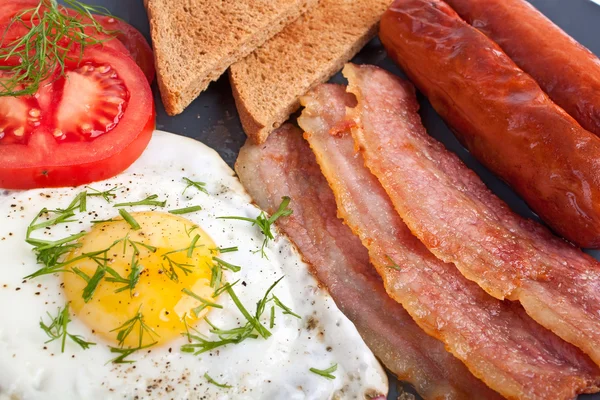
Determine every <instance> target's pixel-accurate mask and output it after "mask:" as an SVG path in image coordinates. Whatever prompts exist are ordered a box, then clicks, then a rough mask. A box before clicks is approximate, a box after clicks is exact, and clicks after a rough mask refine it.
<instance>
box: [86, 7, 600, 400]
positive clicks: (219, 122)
mask: <svg viewBox="0 0 600 400" xmlns="http://www.w3.org/2000/svg"><path fill="white" fill-rule="evenodd" d="M86 1H87V2H89V3H91V4H96V5H102V6H104V7H106V8H107V9H108V10H110V11H111V12H112V13H113V14H114V15H115V16H117V17H120V18H122V19H124V20H125V21H128V22H129V23H130V24H132V25H133V26H135V27H136V28H138V29H139V30H140V31H141V32H142V33H144V34H145V35H146V36H147V37H148V38H149V30H148V21H147V17H146V12H145V10H144V6H143V4H142V0H86ZM165 1H168V0H165ZM529 1H530V2H531V3H532V4H533V5H535V6H536V7H538V9H539V10H540V11H542V12H543V13H544V14H546V15H547V16H548V17H549V18H550V19H552V20H553V21H554V22H555V23H556V24H558V25H559V26H560V27H561V28H563V29H564V30H565V31H567V32H568V33H569V34H570V35H571V36H573V37H574V38H575V39H577V40H578V41H579V42H580V43H581V44H583V45H584V46H586V47H588V48H589V49H590V50H591V51H593V52H594V53H595V54H597V55H600V39H599V38H600V6H598V5H596V4H593V3H592V2H590V1H589V0H529ZM523 23H527V21H523ZM353 61H354V62H356V63H359V64H376V65H379V66H381V67H383V68H385V69H387V70H389V71H392V72H394V73H396V74H399V75H402V73H401V72H400V70H399V69H398V67H396V66H395V65H394V64H393V63H392V62H391V60H390V59H388V58H387V57H386V54H385V51H384V50H383V47H382V46H381V44H380V43H379V41H378V40H377V39H375V40H373V41H372V42H371V43H369V44H368V45H367V46H366V47H365V48H364V49H363V50H362V51H361V52H360V53H359V54H358V56H356V57H355V58H354V60H353ZM333 80H334V81H336V82H343V78H341V76H340V75H339V74H338V75H336V76H335V77H334V78H333ZM153 90H154V97H155V99H156V111H157V121H156V123H157V129H161V130H165V131H168V132H173V133H177V134H180V135H184V136H188V137H191V138H194V139H197V140H200V141H201V142H203V143H205V144H206V145H208V146H210V147H212V148H213V149H215V150H217V151H218V152H219V154H220V155H221V157H223V159H224V160H225V161H226V162H227V163H228V164H229V165H231V166H233V163H234V162H235V159H236V157H237V153H238V151H239V149H240V147H241V146H242V145H243V144H244V141H245V140H246V137H245V135H244V131H243V130H242V127H241V125H240V121H239V119H238V116H237V112H236V109H235V104H234V102H233V97H232V96H231V88H230V86H229V81H228V79H227V76H223V77H221V79H219V80H218V81H217V82H214V83H212V84H211V85H210V87H209V88H208V90H206V91H205V92H204V93H202V94H201V95H200V97H199V98H198V99H197V100H196V101H194V103H192V105H190V106H189V107H188V108H187V109H186V111H185V112H184V113H183V114H181V115H178V116H176V117H169V116H168V115H167V114H166V113H165V111H164V108H163V106H162V103H161V100H160V95H159V93H158V88H157V87H156V84H154V85H153ZM420 102H421V116H422V118H423V121H424V124H425V126H426V127H427V129H428V131H429V133H430V134H431V135H432V136H433V137H435V138H436V139H438V140H440V141H441V142H443V143H444V144H445V145H446V147H448V148H449V149H450V150H452V151H454V152H456V153H457V154H458V155H459V157H460V158H461V159H462V160H463V161H464V162H465V163H466V164H467V165H468V166H469V167H470V168H472V169H473V170H475V172H477V173H478V174H479V176H481V178H482V179H483V181H484V182H485V183H486V184H487V185H488V186H489V187H490V188H491V189H492V190H493V191H494V193H496V194H497V195H498V196H499V197H500V198H502V199H503V200H504V201H506V203H508V205H509V206H510V207H511V208H512V209H513V210H515V211H516V212H518V213H519V214H521V215H523V216H525V217H528V218H534V219H537V217H536V215H535V214H533V213H532V212H531V210H529V208H528V207H527V205H526V204H525V203H524V202H523V200H521V199H520V198H519V197H518V196H517V195H516V194H515V193H514V192H513V191H512V190H511V189H509V188H508V187H507V186H506V185H505V184H504V183H502V182H500V181H499V180H498V179H497V178H496V177H495V176H494V175H493V174H491V173H490V172H489V171H488V170H487V169H486V168H484V167H482V166H481V164H479V162H477V161H476V160H475V159H474V158H473V157H472V156H471V155H470V154H469V153H468V152H467V151H466V150H465V149H464V148H463V147H462V146H461V145H460V144H459V143H458V141H457V140H456V139H455V137H454V135H453V134H452V132H451V131H450V130H449V129H448V127H447V126H446V125H445V124H444V122H443V121H442V120H441V119H440V117H439V116H438V115H437V113H436V112H435V111H434V110H433V108H432V107H431V105H430V104H429V102H428V101H427V99H425V98H423V97H422V96H420ZM591 253H592V254H593V255H594V257H596V258H599V256H600V252H598V251H595V252H591ZM395 382H396V380H395V379H394V378H392V380H391V381H390V387H391V392H390V396H389V399H394V400H395V399H396V386H397V385H396V384H395ZM405 389H406V390H408V391H411V389H410V388H408V387H405ZM579 399H580V400H583V399H585V400H600V394H598V395H586V396H580V397H579Z"/></svg>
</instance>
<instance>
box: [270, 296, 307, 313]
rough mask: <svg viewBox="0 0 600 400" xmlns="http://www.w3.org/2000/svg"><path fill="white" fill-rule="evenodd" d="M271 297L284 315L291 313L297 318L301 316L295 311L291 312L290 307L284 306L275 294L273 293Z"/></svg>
mask: <svg viewBox="0 0 600 400" xmlns="http://www.w3.org/2000/svg"><path fill="white" fill-rule="evenodd" d="M271 298H272V299H273V301H274V302H275V305H277V307H279V308H281V309H282V310H283V313H284V314H285V315H291V316H292V317H296V318H298V319H302V317H301V316H299V315H298V314H296V313H295V312H293V311H292V310H291V308H289V307H288V306H286V305H285V304H283V303H282V302H281V300H279V298H278V297H277V296H275V295H273V296H272V297H271Z"/></svg>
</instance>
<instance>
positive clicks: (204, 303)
mask: <svg viewBox="0 0 600 400" xmlns="http://www.w3.org/2000/svg"><path fill="white" fill-rule="evenodd" d="M182 292H183V293H185V294H187V295H188V296H190V297H192V298H194V299H196V300H198V301H199V302H200V303H201V304H200V305H199V306H198V307H196V308H194V309H193V310H192V311H193V312H194V314H196V317H198V316H199V315H200V313H201V312H202V310H204V309H205V308H207V307H212V308H223V306H222V305H220V304H217V303H214V302H212V301H210V300H206V299H204V298H202V297H200V296H198V295H197V294H196V293H194V292H192V291H191V290H189V289H187V288H185V289H183V290H182Z"/></svg>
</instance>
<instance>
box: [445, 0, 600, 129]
mask: <svg viewBox="0 0 600 400" xmlns="http://www.w3.org/2000/svg"><path fill="white" fill-rule="evenodd" d="M446 3H448V4H449V5H450V6H452V8H454V10H456V12H457V13H458V14H459V15H460V16H461V17H462V18H464V19H465V20H466V21H467V22H468V23H470V24H471V25H473V26H474V27H475V28H477V29H479V30H480V31H481V32H483V33H485V34H486V35H487V36H488V37H489V38H491V39H492V40H494V41H495V42H496V43H498V45H500V47H502V49H503V50H504V51H505V52H506V54H508V55H509V56H510V57H511V58H512V59H513V61H514V62H515V63H517V65H518V66H519V67H520V68H522V69H523V70H524V71H525V72H527V73H528V74H530V75H531V76H532V77H533V78H534V79H535V80H536V81H537V82H538V84H539V85H540V86H541V87H542V89H544V91H545V92H546V93H548V95H549V96H550V98H552V100H554V102H556V104H558V105H559V106H561V107H562V108H564V109H565V111H567V112H568V113H569V114H571V116H573V118H575V119H576V120H577V121H578V122H579V123H580V124H581V126H583V127H584V128H585V129H587V130H589V131H590V132H592V133H595V134H596V135H598V136H600V59H598V57H596V56H595V55H594V54H593V53H592V52H590V51H589V50H588V49H586V48H585V47H583V46H582V45H581V44H579V43H577V42H576V41H575V40H574V39H573V38H572V37H570V36H569V35H567V34H566V33H565V32H564V31H563V30H562V29H560V28H559V27H558V26H556V25H555V24H554V23H553V22H552V21H550V20H549V19H548V18H546V16H544V15H543V14H542V13H540V12H539V11H538V10H536V9H535V8H534V7H533V6H532V5H531V4H529V3H528V2H527V1H524V0H446Z"/></svg>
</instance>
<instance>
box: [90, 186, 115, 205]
mask: <svg viewBox="0 0 600 400" xmlns="http://www.w3.org/2000/svg"><path fill="white" fill-rule="evenodd" d="M86 188H87V189H89V190H91V191H92V193H89V192H88V194H87V196H88V197H102V198H103V199H104V200H106V202H107V203H110V202H111V200H114V199H115V198H116V197H117V195H116V194H115V193H114V192H116V191H117V190H119V189H120V188H121V187H120V186H115V187H113V188H111V189H108V190H105V191H103V192H102V191H100V190H98V189H94V188H93V187H90V186H86Z"/></svg>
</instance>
